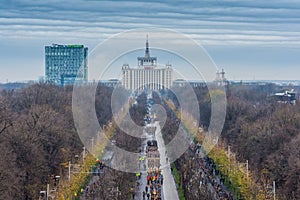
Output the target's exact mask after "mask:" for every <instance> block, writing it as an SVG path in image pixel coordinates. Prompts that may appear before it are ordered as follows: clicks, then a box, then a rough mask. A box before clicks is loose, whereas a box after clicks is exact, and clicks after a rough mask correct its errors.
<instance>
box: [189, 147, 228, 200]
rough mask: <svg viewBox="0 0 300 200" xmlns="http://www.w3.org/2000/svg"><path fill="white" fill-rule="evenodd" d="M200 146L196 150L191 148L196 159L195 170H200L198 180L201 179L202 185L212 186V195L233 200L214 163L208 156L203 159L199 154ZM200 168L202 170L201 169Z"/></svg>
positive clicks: (223, 199) (194, 160)
mask: <svg viewBox="0 0 300 200" xmlns="http://www.w3.org/2000/svg"><path fill="white" fill-rule="evenodd" d="M200 147H201V146H200V145H197V147H195V148H191V150H192V151H193V153H195V154H194V155H195V157H194V159H193V163H194V166H195V168H198V169H199V170H198V171H199V173H198V176H199V177H198V178H199V179H200V185H203V186H208V185H211V186H212V188H213V191H211V193H212V195H213V196H215V197H217V199H220V200H225V199H226V200H233V199H234V198H233V195H232V193H231V192H230V191H229V190H228V189H227V188H226V186H225V185H224V180H223V179H221V178H220V177H219V171H218V170H216V165H215V163H214V161H213V160H212V159H211V158H209V157H208V156H204V157H201V156H200V154H199V149H200ZM199 167H200V168H199Z"/></svg>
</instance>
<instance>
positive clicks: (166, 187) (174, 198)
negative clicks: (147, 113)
mask: <svg viewBox="0 0 300 200" xmlns="http://www.w3.org/2000/svg"><path fill="white" fill-rule="evenodd" d="M155 126H156V132H155V137H156V140H157V146H158V151H159V153H160V164H161V167H162V174H163V177H164V184H163V197H164V200H179V196H178V192H177V188H176V184H175V180H174V177H173V174H172V172H171V167H170V163H169V162H167V160H166V154H165V152H166V147H165V142H164V140H163V138H162V134H161V128H160V125H159V122H158V121H156V122H155Z"/></svg>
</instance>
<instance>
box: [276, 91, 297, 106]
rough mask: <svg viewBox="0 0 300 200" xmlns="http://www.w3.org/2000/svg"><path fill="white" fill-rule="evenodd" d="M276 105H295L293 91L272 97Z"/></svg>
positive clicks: (279, 93)
mask: <svg viewBox="0 0 300 200" xmlns="http://www.w3.org/2000/svg"><path fill="white" fill-rule="evenodd" d="M273 97H274V98H275V99H276V100H277V102H278V103H290V104H292V105H295V104H296V93H295V92H294V90H291V91H287V90H285V91H283V92H278V93H275V94H274V95H273Z"/></svg>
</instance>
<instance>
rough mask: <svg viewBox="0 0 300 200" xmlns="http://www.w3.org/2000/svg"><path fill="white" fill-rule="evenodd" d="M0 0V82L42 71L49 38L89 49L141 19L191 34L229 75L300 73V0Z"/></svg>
mask: <svg viewBox="0 0 300 200" xmlns="http://www.w3.org/2000/svg"><path fill="white" fill-rule="evenodd" d="M0 5H1V6H0V9H1V14H0V26H1V29H0V30H1V31H0V43H1V44H2V45H1V46H2V48H1V50H0V60H1V66H0V67H1V75H0V82H2V83H3V82H6V81H7V80H8V81H9V82H14V81H24V80H37V79H38V77H39V76H43V75H44V74H45V71H44V68H45V60H44V51H43V49H44V46H46V45H50V44H52V43H60V44H83V45H85V46H87V47H89V49H90V50H91V51H92V50H93V49H94V48H95V47H96V46H97V45H98V44H99V43H101V42H103V41H104V40H106V39H108V38H109V37H111V36H112V35H114V34H117V33H119V32H122V31H127V30H129V29H136V28H145V27H159V28H167V29H172V30H175V31H178V32H180V33H183V34H185V35H186V36H187V37H190V38H191V39H193V40H195V41H196V42H198V43H199V44H201V45H202V46H203V47H204V48H205V50H206V51H207V52H208V54H209V55H210V57H211V58H212V60H213V61H214V62H215V63H216V65H217V66H218V68H219V69H222V68H224V69H225V71H226V73H227V77H228V79H229V80H236V81H238V80H253V79H255V80H298V79H299V78H298V76H297V74H298V73H299V72H300V69H299V61H300V60H299V56H298V55H299V54H300V40H299V38H300V33H299V30H300V25H299V21H300V17H299V15H298V12H299V9H300V2H297V1H294V0H283V1H279V0H276V1H272V2H261V1H251V2H250V1H237V0H234V1H232V0H226V1H201V2H192V1H187V2H185V3H181V2H180V1H172V2H160V1H155V2H148V1H122V3H119V2H118V1H116V2H109V1H101V2H96V1H89V3H85V2H84V1H81V0H76V2H75V3H74V6H72V7H69V6H68V4H67V3H66V2H64V1H62V2H61V1H60V3H59V4H58V3H57V2H55V1H51V2H44V1H30V0H26V1H9V2H7V1H2V2H1V3H0ZM82 16H85V17H82ZM150 39H151V34H150ZM142 47H143V41H141V48H142ZM157 56H160V55H157ZM160 58H161V60H162V61H164V59H163V57H161V56H160ZM172 64H173V65H174V67H178V65H176V64H177V63H176V62H173V61H172ZM120 69H121V66H118V69H116V71H119V70H120ZM92 79H93V78H91V77H90V80H92Z"/></svg>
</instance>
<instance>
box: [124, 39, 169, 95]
mask: <svg viewBox="0 0 300 200" xmlns="http://www.w3.org/2000/svg"><path fill="white" fill-rule="evenodd" d="M137 61H138V66H137V67H136V68H131V67H129V65H128V64H124V65H123V67H122V81H121V82H122V86H123V87H124V88H125V89H127V90H130V91H131V92H132V93H134V92H140V91H143V90H150V91H153V90H162V89H167V88H170V87H171V86H172V76H173V70H172V66H171V65H170V64H166V65H165V67H159V66H157V58H156V57H151V56H150V52H149V43H148V37H147V41H146V50H145V56H144V57H138V58H137Z"/></svg>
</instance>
